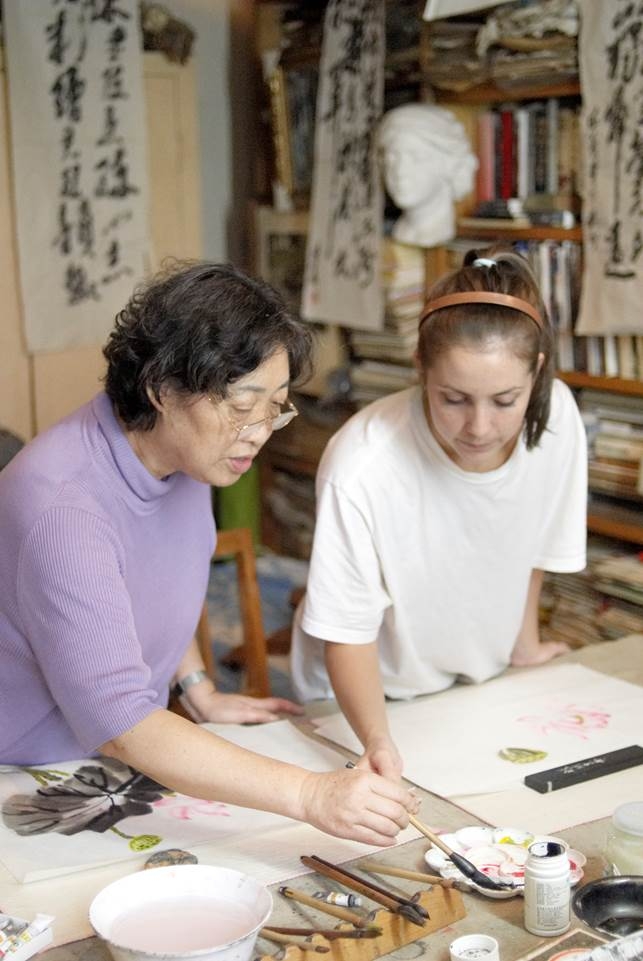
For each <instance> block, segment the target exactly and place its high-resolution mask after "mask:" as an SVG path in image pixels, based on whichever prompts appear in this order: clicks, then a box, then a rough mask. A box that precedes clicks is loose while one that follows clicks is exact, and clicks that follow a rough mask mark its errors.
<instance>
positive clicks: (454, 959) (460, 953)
mask: <svg viewBox="0 0 643 961" xmlns="http://www.w3.org/2000/svg"><path fill="white" fill-rule="evenodd" d="M449 955H450V957H451V961H500V955H499V953H498V942H497V941H496V939H495V938H492V937H490V935H488V934H465V935H463V936H462V937H461V938H456V939H455V941H452V942H451V944H450V945H449Z"/></svg>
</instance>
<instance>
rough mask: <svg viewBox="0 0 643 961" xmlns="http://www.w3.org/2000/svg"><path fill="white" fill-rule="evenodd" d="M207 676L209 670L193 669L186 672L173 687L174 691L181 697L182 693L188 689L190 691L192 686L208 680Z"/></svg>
mask: <svg viewBox="0 0 643 961" xmlns="http://www.w3.org/2000/svg"><path fill="white" fill-rule="evenodd" d="M207 678H208V673H207V671H203V670H201V671H192V673H191V674H186V675H185V677H182V678H181V679H180V680H179V681H177V682H176V684H175V685H174V687H173V688H172V693H173V694H175V695H176V696H177V697H180V696H181V694H185V693H186V691H188V690H189V689H190V688H191V687H194V685H195V684H200V683H201V681H206V680H207Z"/></svg>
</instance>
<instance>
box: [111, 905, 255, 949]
mask: <svg viewBox="0 0 643 961" xmlns="http://www.w3.org/2000/svg"><path fill="white" fill-rule="evenodd" d="M256 922H257V917H256V913H253V912H252V911H251V910H250V909H249V908H247V907H245V906H244V905H242V904H234V903H232V902H229V901H226V902H221V901H215V900H214V899H213V898H209V897H198V896H195V895H190V896H188V897H176V898H167V899H164V900H162V901H153V902H151V903H149V904H145V905H141V906H140V907H136V908H132V909H130V910H128V911H125V912H123V913H122V914H119V915H118V917H117V918H115V919H114V921H113V922H112V925H111V927H110V931H109V940H110V941H111V942H113V943H114V944H117V945H119V946H121V947H126V948H130V949H132V950H133V951H144V952H147V953H152V952H153V953H159V954H175V953H176V954H186V953H188V952H190V951H203V950H205V949H207V948H218V947H221V946H222V945H226V944H230V943H231V942H233V941H237V940H238V939H239V938H243V937H245V935H246V934H248V932H250V931H252V930H253V929H254V928H255V927H256Z"/></svg>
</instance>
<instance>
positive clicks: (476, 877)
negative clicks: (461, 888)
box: [409, 814, 514, 891]
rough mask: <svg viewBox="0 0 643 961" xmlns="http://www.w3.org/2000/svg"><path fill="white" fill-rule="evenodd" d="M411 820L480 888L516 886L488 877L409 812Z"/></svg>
mask: <svg viewBox="0 0 643 961" xmlns="http://www.w3.org/2000/svg"><path fill="white" fill-rule="evenodd" d="M409 822H410V823H411V824H412V825H413V827H414V828H417V830H418V831H419V832H420V834H423V835H424V837H425V838H428V839H429V841H430V842H431V843H432V844H435V846H436V848H439V849H440V850H441V851H443V852H444V854H446V856H447V857H448V858H449V860H450V861H452V862H453V864H455V866H456V868H458V870H459V871H461V872H462V873H463V874H464V876H465V877H467V878H469V879H470V880H471V881H473V883H474V884H477V885H478V887H479V888H488V889H489V890H490V891H506V890H507V888H513V887H514V885H513V884H511V883H504V882H502V881H495V880H494V879H493V878H489V877H487V875H486V874H483V873H482V871H479V870H478V868H477V867H476V866H475V864H472V863H471V861H468V860H467V858H465V857H463V856H462V855H461V854H458V853H457V852H456V851H454V850H453V849H452V848H450V847H449V845H448V844H445V843H444V841H443V840H442V839H441V838H440V837H439V835H437V834H434V833H433V831H429V829H428V827H427V826H426V825H425V824H422V822H421V821H420V820H418V818H416V817H415V816H414V815H413V814H409Z"/></svg>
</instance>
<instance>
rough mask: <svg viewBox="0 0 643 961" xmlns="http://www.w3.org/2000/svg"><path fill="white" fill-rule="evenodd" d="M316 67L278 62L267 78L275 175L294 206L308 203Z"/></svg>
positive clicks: (311, 161) (313, 140)
mask: <svg viewBox="0 0 643 961" xmlns="http://www.w3.org/2000/svg"><path fill="white" fill-rule="evenodd" d="M318 74H319V69H318V64H317V62H315V61H312V60H305V59H304V60H301V61H298V62H293V63H285V62H283V61H280V62H279V64H278V65H277V66H276V67H275V69H274V70H273V71H272V72H271V74H270V76H269V77H268V87H269V90H270V113H271V126H272V138H273V148H274V157H275V168H276V175H277V179H278V181H279V183H280V184H281V185H282V187H283V188H284V189H285V190H286V192H287V193H288V194H289V195H290V197H291V198H292V199H293V201H294V202H295V205H296V206H297V207H305V206H306V205H307V204H308V201H309V197H310V190H311V186H312V175H313V160H314V148H315V112H316V104H317V81H318Z"/></svg>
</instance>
